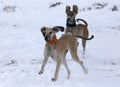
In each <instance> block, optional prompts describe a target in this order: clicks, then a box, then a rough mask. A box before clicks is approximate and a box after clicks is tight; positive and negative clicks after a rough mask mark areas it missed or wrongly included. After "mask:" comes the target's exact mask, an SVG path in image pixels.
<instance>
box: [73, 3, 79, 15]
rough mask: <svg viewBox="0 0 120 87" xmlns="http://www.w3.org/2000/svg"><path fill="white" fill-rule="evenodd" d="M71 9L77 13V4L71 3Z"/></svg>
mask: <svg viewBox="0 0 120 87" xmlns="http://www.w3.org/2000/svg"><path fill="white" fill-rule="evenodd" d="M73 11H74V12H75V13H76V14H77V13H78V7H77V5H73Z"/></svg>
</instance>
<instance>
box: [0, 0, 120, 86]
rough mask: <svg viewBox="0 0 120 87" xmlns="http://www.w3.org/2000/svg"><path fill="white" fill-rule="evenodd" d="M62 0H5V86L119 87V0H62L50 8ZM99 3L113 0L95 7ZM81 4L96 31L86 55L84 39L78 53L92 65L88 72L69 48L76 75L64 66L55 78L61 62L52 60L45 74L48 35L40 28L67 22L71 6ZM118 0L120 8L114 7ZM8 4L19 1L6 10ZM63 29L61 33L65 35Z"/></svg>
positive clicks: (0, 20)
mask: <svg viewBox="0 0 120 87" xmlns="http://www.w3.org/2000/svg"><path fill="white" fill-rule="evenodd" d="M55 2H57V0H46V1H42V0H0V87H46V86H49V87H61V86H62V87H73V86H74V87H119V86H120V68H119V67H120V54H119V51H120V40H119V38H120V24H119V23H120V16H119V15H120V4H119V1H118V0H89V1H86V0H61V1H60V2H62V4H61V5H60V6H56V7H54V8H49V6H50V5H51V4H52V3H55ZM94 3H107V6H106V7H104V8H103V9H95V7H93V6H92V5H93V4H94ZM73 4H76V5H78V7H79V9H82V8H87V7H92V10H85V11H79V13H78V15H77V18H82V19H84V20H86V21H87V22H88V29H89V32H90V35H94V36H95V38H94V39H93V40H91V41H88V42H87V47H86V54H85V58H84V59H83V58H82V46H81V40H79V42H80V45H79V47H78V55H79V57H80V59H81V60H82V61H83V62H84V64H85V66H86V67H87V69H88V74H87V75H86V74H84V73H83V71H82V69H81V67H80V66H79V64H77V63H76V62H74V60H72V59H71V57H70V54H69V53H68V54H67V62H68V65H69V67H70V70H71V76H70V79H69V80H67V79H66V77H67V73H66V70H65V68H64V67H63V66H62V67H61V69H60V73H59V78H58V80H57V81H56V82H52V81H51V78H52V76H53V74H54V70H55V62H54V61H53V60H52V59H49V60H48V63H47V65H46V67H45V72H44V73H43V74H42V75H39V74H38V72H39V70H40V67H41V64H42V60H43V51H44V44H45V41H44V39H43V36H42V34H41V32H40V28H41V27H43V26H47V27H53V26H56V25H61V26H64V27H65V25H66V23H65V22H66V21H65V20H66V14H65V6H66V5H70V6H72V5H73ZM114 5H116V6H117V7H118V11H111V8H112V7H113V6H114ZM4 6H16V10H15V12H6V11H4V10H3V8H4ZM61 34H62V33H61V32H60V33H58V34H57V37H60V36H61Z"/></svg>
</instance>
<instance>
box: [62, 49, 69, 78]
mask: <svg viewBox="0 0 120 87" xmlns="http://www.w3.org/2000/svg"><path fill="white" fill-rule="evenodd" d="M67 51H68V50H67ZM66 53H67V52H65V53H64V55H63V57H62V58H61V61H62V63H63V65H64V66H65V68H66V70H67V73H68V76H67V79H69V78H70V69H69V67H68V64H67V62H66Z"/></svg>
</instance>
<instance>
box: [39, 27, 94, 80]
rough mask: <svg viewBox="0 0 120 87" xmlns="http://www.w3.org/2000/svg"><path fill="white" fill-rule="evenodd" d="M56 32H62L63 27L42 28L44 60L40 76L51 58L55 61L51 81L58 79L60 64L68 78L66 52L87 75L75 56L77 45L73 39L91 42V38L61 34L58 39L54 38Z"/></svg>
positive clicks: (81, 63) (81, 62) (68, 70)
mask: <svg viewBox="0 0 120 87" xmlns="http://www.w3.org/2000/svg"><path fill="white" fill-rule="evenodd" d="M58 31H64V27H62V26H55V27H53V28H49V27H42V28H41V32H42V34H43V36H44V39H45V41H46V44H45V49H44V60H43V62H42V66H41V69H40V71H39V74H42V73H43V71H44V67H45V65H46V64H47V60H48V57H51V58H52V59H53V60H55V61H56V62H57V63H56V70H55V73H54V77H53V78H52V79H51V80H52V81H56V80H57V79H58V73H59V69H60V66H61V64H63V65H64V66H65V68H66V70H67V79H69V78H70V69H69V67H68V65H67V62H66V54H67V52H68V50H69V51H70V54H71V56H72V58H73V59H74V60H75V61H76V62H77V63H79V64H80V65H81V67H82V69H83V71H84V72H85V73H87V69H86V68H85V66H84V64H83V61H81V60H80V59H79V57H78V55H77V43H76V41H75V39H74V37H79V38H82V39H85V40H91V39H92V38H93V37H92V36H91V38H84V37H81V36H74V37H73V35H72V34H70V33H67V34H63V35H62V36H61V37H60V38H59V39H57V38H56V33H57V32H58Z"/></svg>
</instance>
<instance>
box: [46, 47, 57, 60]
mask: <svg viewBox="0 0 120 87" xmlns="http://www.w3.org/2000/svg"><path fill="white" fill-rule="evenodd" d="M47 51H48V54H49V56H50V57H51V58H52V59H54V60H56V59H55V58H56V57H55V49H54V46H53V45H49V46H48V48H47Z"/></svg>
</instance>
